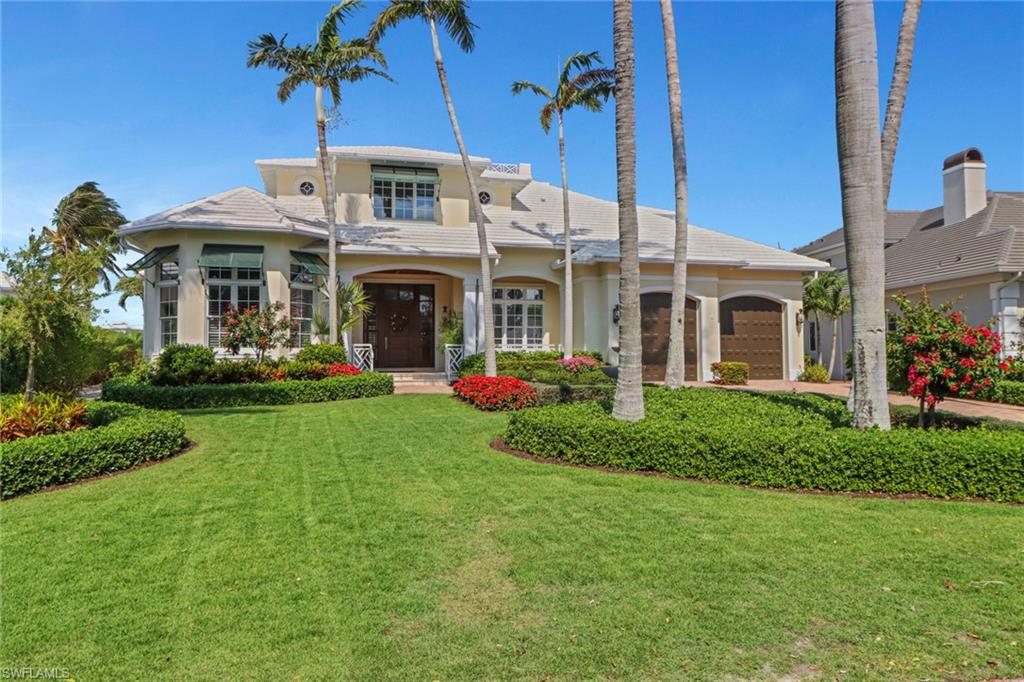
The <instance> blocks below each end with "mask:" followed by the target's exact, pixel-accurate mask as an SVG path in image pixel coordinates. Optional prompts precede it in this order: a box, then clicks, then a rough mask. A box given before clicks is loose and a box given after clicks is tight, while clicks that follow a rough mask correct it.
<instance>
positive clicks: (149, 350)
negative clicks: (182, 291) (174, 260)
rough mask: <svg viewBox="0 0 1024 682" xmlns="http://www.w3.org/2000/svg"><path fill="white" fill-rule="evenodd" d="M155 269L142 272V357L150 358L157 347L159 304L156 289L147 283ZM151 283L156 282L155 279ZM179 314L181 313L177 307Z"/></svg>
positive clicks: (158, 337)
mask: <svg viewBox="0 0 1024 682" xmlns="http://www.w3.org/2000/svg"><path fill="white" fill-rule="evenodd" d="M155 270H156V268H146V269H145V270H143V271H142V275H143V278H142V355H143V357H147V358H151V357H153V355H154V354H155V353H156V351H157V348H158V347H159V339H160V313H159V307H160V303H159V301H158V292H157V290H156V287H154V286H153V285H152V284H150V283H149V281H150V278H152V277H154V275H153V273H154V271H155ZM153 281H156V280H155V279H154V280H153ZM178 312H179V314H180V313H181V310H180V306H179V311H178Z"/></svg>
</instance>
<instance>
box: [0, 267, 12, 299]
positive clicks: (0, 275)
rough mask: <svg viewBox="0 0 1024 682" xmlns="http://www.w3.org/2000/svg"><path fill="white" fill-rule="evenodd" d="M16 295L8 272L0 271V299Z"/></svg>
mask: <svg viewBox="0 0 1024 682" xmlns="http://www.w3.org/2000/svg"><path fill="white" fill-rule="evenodd" d="M13 295H14V282H13V281H12V280H11V276H10V275H8V274H7V273H6V272H2V271H0V298H4V297H7V296H13Z"/></svg>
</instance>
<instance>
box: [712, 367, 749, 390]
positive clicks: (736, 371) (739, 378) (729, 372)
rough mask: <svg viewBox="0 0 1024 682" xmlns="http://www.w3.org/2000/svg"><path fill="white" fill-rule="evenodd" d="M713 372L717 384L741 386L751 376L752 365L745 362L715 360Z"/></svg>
mask: <svg viewBox="0 0 1024 682" xmlns="http://www.w3.org/2000/svg"><path fill="white" fill-rule="evenodd" d="M711 374H712V375H713V376H714V378H713V381H714V382H715V383H716V384H727V385H730V386H740V385H743V384H745V383H747V380H748V379H749V378H750V365H748V364H747V363H745V362H713V363H711Z"/></svg>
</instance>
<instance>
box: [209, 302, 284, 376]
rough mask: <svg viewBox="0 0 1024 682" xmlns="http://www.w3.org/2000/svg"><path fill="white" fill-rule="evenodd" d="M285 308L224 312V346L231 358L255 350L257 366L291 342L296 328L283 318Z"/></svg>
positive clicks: (279, 305)
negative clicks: (248, 350) (267, 356)
mask: <svg viewBox="0 0 1024 682" xmlns="http://www.w3.org/2000/svg"><path fill="white" fill-rule="evenodd" d="M282 310H284V304H283V303H281V302H280V301H275V302H274V303H271V304H270V305H268V306H267V307H265V308H257V307H255V306H253V307H252V308H249V309H248V310H236V309H235V308H234V307H229V308H228V309H227V310H226V311H225V312H224V316H223V318H224V338H223V340H222V341H221V343H222V344H223V346H224V347H225V348H226V349H227V350H228V352H229V353H231V354H232V355H238V354H239V353H240V352H241V350H242V349H243V348H246V349H252V351H253V352H254V353H255V354H256V362H257V363H261V362H263V358H264V357H265V356H266V354H267V352H268V351H272V350H277V349H278V348H281V347H282V346H284V345H285V344H286V343H288V342H289V341H290V340H291V336H292V330H293V328H294V324H293V323H292V321H291V320H290V319H289V318H288V316H287V315H281V311H282Z"/></svg>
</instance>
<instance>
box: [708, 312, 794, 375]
mask: <svg viewBox="0 0 1024 682" xmlns="http://www.w3.org/2000/svg"><path fill="white" fill-rule="evenodd" d="M719 324H720V325H721V339H722V360H723V361H724V362H746V363H747V364H749V365H750V378H751V379H781V378H783V377H782V364H783V363H782V304H780V303H776V302H775V301H770V300H768V299H767V298H758V297H756V296H741V297H739V298H730V299H728V300H726V301H722V302H721V303H720V304H719Z"/></svg>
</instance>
